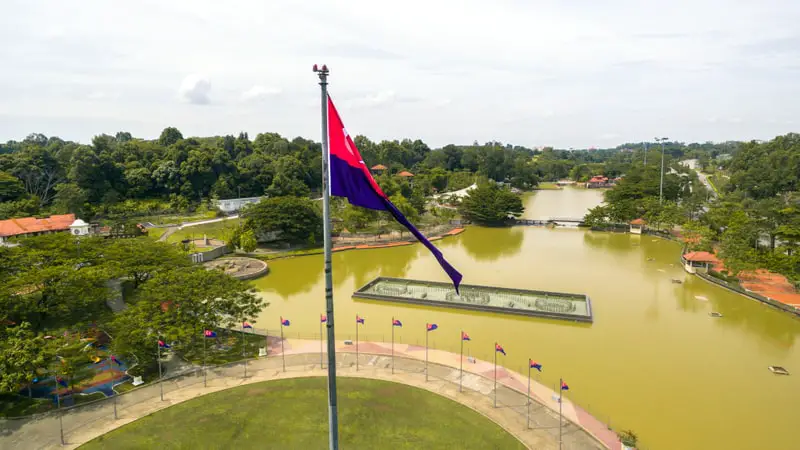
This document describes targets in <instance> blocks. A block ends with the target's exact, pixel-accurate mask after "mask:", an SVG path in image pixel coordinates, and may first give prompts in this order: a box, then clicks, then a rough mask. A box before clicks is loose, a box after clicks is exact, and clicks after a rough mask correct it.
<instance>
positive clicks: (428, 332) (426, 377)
mask: <svg viewBox="0 0 800 450" xmlns="http://www.w3.org/2000/svg"><path fill="white" fill-rule="evenodd" d="M429 334H431V332H430V331H428V324H427V323H426V324H425V381H428V335H429Z"/></svg>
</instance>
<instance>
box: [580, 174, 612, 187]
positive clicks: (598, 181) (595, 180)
mask: <svg viewBox="0 0 800 450" xmlns="http://www.w3.org/2000/svg"><path fill="white" fill-rule="evenodd" d="M611 186H613V183H610V182H609V181H608V177H605V176H603V175H595V176H593V177H592V178H590V179H589V181H588V182H587V183H586V187H587V188H589V189H596V188H604V187H611Z"/></svg>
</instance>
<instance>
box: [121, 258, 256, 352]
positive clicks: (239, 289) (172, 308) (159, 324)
mask: <svg viewBox="0 0 800 450" xmlns="http://www.w3.org/2000/svg"><path fill="white" fill-rule="evenodd" d="M265 306H267V305H266V303H265V302H264V300H263V299H261V297H259V296H258V295H256V293H255V290H254V289H253V288H251V287H250V286H249V285H247V284H246V283H245V282H242V281H239V280H237V279H235V278H232V277H230V276H228V275H226V274H224V273H223V272H221V271H218V270H205V269H203V268H201V267H192V268H188V269H179V270H170V271H164V272H160V273H158V274H157V275H155V276H154V277H153V278H152V279H150V280H148V281H147V282H146V283H145V284H144V285H143V287H142V290H141V292H140V293H139V295H138V297H137V303H136V304H135V305H134V306H133V307H131V308H128V309H126V310H125V311H123V312H122V313H120V314H119V315H118V316H117V317H116V318H115V319H114V323H113V326H112V330H113V333H114V341H113V346H114V349H115V351H121V352H129V353H133V354H134V355H136V357H137V358H139V360H140V362H142V363H146V362H147V361H154V358H155V352H156V342H157V339H158V337H159V336H161V337H162V338H164V339H168V340H169V341H177V345H176V346H174V347H173V350H174V351H182V350H185V349H186V348H188V347H189V346H190V345H191V344H192V343H193V342H194V341H195V340H196V339H198V338H201V333H202V331H203V330H204V329H213V328H220V327H233V326H235V325H239V324H241V321H242V320H248V319H252V318H253V317H255V315H256V314H258V312H259V311H261V309H263V308H264V307H265Z"/></svg>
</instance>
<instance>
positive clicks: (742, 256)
mask: <svg viewBox="0 0 800 450" xmlns="http://www.w3.org/2000/svg"><path fill="white" fill-rule="evenodd" d="M757 238H758V231H757V228H756V224H755V223H754V222H753V220H752V219H751V218H750V217H748V216H747V214H746V213H745V212H744V211H734V212H733V214H732V215H731V221H730V223H729V225H728V228H727V229H726V230H725V232H724V233H722V238H721V240H720V244H719V256H720V257H721V258H722V260H723V261H724V262H725V268H726V269H728V271H729V272H730V273H732V274H733V275H734V276H735V275H738V274H739V273H740V272H741V271H743V270H751V269H757V268H758V255H757V254H756V251H755V249H754V244H755V242H756V239H757Z"/></svg>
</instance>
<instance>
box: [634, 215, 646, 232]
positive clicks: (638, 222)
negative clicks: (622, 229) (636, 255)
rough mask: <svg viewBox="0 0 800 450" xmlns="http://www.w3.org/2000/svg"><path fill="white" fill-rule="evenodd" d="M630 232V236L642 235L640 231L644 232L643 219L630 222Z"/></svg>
mask: <svg viewBox="0 0 800 450" xmlns="http://www.w3.org/2000/svg"><path fill="white" fill-rule="evenodd" d="M630 225H631V228H630V231H631V233H632V234H642V230H644V225H645V221H644V219H636V220H632V221H631V223H630Z"/></svg>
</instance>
